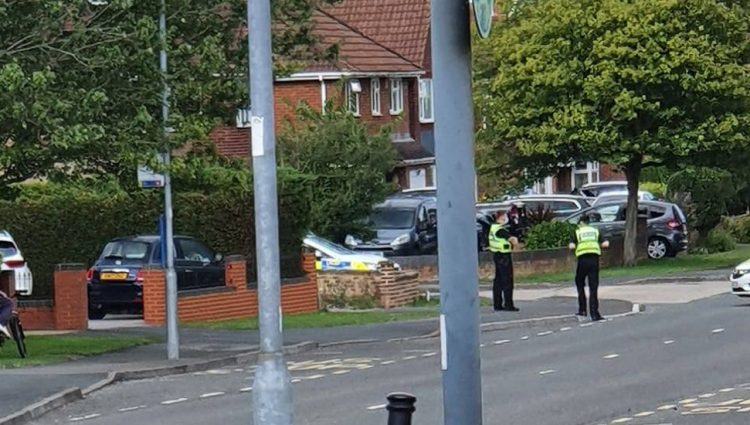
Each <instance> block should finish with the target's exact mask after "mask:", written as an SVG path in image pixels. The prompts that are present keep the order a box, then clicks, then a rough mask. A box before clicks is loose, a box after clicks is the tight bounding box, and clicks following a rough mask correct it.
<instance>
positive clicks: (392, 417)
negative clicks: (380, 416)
mask: <svg viewBox="0 0 750 425" xmlns="http://www.w3.org/2000/svg"><path fill="white" fill-rule="evenodd" d="M386 398H387V399H388V407H387V409H388V425H411V415H412V413H414V411H415V410H416V408H415V407H414V403H416V402H417V398H416V397H414V396H413V395H411V394H406V393H391V394H388V396H387V397H386Z"/></svg>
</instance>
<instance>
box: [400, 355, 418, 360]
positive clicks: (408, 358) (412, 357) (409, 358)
mask: <svg viewBox="0 0 750 425" xmlns="http://www.w3.org/2000/svg"><path fill="white" fill-rule="evenodd" d="M416 358H417V356H406V357H404V358H403V359H402V360H414V359H416Z"/></svg>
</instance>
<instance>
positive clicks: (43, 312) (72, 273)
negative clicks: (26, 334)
mask: <svg viewBox="0 0 750 425" xmlns="http://www.w3.org/2000/svg"><path fill="white" fill-rule="evenodd" d="M54 285H55V286H54V288H55V291H54V292H55V297H54V302H53V307H44V306H30V307H19V309H18V313H19V315H20V317H21V321H22V322H23V326H24V328H26V329H28V330H71V331H84V330H87V329H88V327H89V322H88V320H89V317H88V315H89V301H88V290H87V287H86V270H85V269H84V268H83V266H58V267H57V270H55V273H54Z"/></svg>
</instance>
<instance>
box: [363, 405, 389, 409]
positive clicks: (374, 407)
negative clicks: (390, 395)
mask: <svg viewBox="0 0 750 425" xmlns="http://www.w3.org/2000/svg"><path fill="white" fill-rule="evenodd" d="M385 406H386V405H385V404H376V405H374V406H370V407H368V408H367V410H380V409H385Z"/></svg>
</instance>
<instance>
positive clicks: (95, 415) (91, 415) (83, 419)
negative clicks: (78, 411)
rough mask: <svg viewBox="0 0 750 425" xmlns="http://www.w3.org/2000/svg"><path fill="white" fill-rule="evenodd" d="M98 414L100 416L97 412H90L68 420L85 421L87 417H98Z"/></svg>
mask: <svg viewBox="0 0 750 425" xmlns="http://www.w3.org/2000/svg"><path fill="white" fill-rule="evenodd" d="M99 416H101V415H100V414H99V413H92V414H90V415H86V416H79V417H76V418H70V421H71V422H79V421H87V420H89V419H94V418H98V417H99Z"/></svg>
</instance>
